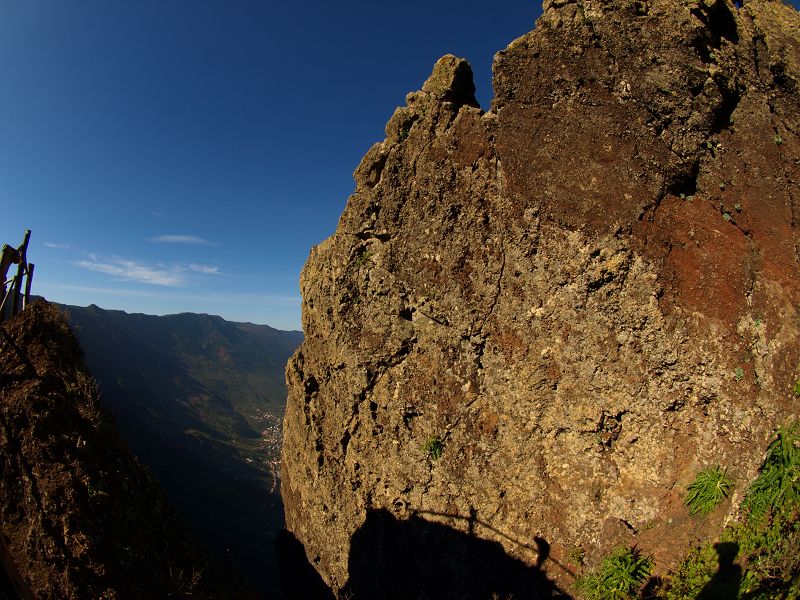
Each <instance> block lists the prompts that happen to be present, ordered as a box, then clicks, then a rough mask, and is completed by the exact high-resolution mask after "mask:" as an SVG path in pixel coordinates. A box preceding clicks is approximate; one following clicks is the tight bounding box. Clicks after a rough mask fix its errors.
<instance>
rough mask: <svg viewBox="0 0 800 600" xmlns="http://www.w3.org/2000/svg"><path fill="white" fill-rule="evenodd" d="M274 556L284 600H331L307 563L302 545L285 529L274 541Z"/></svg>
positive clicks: (328, 593) (317, 574)
mask: <svg viewBox="0 0 800 600" xmlns="http://www.w3.org/2000/svg"><path fill="white" fill-rule="evenodd" d="M275 554H276V556H277V557H278V569H279V570H280V577H281V590H282V592H283V598H284V599H285V600H301V599H302V600H333V594H332V593H331V590H330V589H329V588H328V586H326V585H325V582H323V581H322V577H320V576H319V573H317V572H316V571H315V570H314V567H312V566H311V563H309V562H308V559H307V558H306V553H305V551H304V550H303V544H301V543H300V542H299V541H298V539H297V538H296V537H294V535H292V534H291V533H290V532H288V531H286V530H285V529H284V530H282V531H281V532H280V533H279V534H278V537H277V539H276V540H275Z"/></svg>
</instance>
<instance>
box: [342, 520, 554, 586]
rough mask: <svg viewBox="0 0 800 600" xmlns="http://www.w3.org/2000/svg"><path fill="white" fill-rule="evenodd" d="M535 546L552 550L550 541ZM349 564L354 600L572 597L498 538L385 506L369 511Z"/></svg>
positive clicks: (353, 543) (356, 538)
mask: <svg viewBox="0 0 800 600" xmlns="http://www.w3.org/2000/svg"><path fill="white" fill-rule="evenodd" d="M536 544H537V546H538V547H539V548H540V549H546V550H545V552H547V551H549V544H548V543H547V542H546V541H545V540H543V539H541V538H538V539H537V540H536ZM542 554H545V553H544V552H543V553H542ZM541 562H543V558H541V556H540V560H539V563H538V564H541ZM349 565H350V580H349V582H348V585H347V589H346V595H345V597H350V598H353V600H367V599H370V598H386V599H388V600H391V599H394V598H397V599H403V600H407V599H411V598H413V599H423V598H436V599H440V598H458V599H464V600H469V599H475V600H478V599H480V600H486V599H487V598H493V597H496V598H500V599H505V598H514V599H515V600H523V599H526V598H569V596H568V595H566V594H565V593H564V592H563V591H561V590H560V589H559V588H558V587H557V586H556V585H555V583H554V582H552V581H551V580H550V579H548V578H547V576H546V575H545V574H544V573H543V572H542V571H541V570H540V569H539V568H537V567H535V566H534V567H532V566H529V565H527V564H525V563H523V562H522V561H519V560H517V559H515V558H512V557H510V556H509V555H508V554H506V553H505V551H504V550H503V547H502V545H500V544H499V543H498V542H492V541H488V540H484V539H481V538H478V537H475V536H474V535H470V534H468V533H464V532H462V531H458V530H456V529H453V528H451V527H448V526H446V525H442V524H439V523H432V522H430V521H426V520H424V519H422V518H420V517H418V516H416V515H414V516H412V517H411V518H409V519H406V520H398V519H396V518H395V517H394V516H393V515H392V514H391V513H390V512H389V511H386V510H370V511H368V513H367V519H366V521H365V522H364V524H363V525H362V526H361V527H360V528H359V529H358V531H356V533H355V534H354V535H353V538H352V540H351V542H350V556H349ZM348 595H349V596H348Z"/></svg>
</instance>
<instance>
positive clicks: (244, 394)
mask: <svg viewBox="0 0 800 600" xmlns="http://www.w3.org/2000/svg"><path fill="white" fill-rule="evenodd" d="M64 308H65V310H66V311H67V314H68V318H69V321H70V324H71V325H72V326H73V327H74V328H75V331H76V336H77V337H78V340H79V342H80V344H81V346H82V347H83V349H84V351H85V352H86V362H87V365H88V367H89V369H90V371H91V373H92V375H93V376H94V377H95V378H96V379H97V380H98V382H99V385H100V388H101V390H102V399H103V403H104V404H105V406H107V408H108V410H109V411H110V412H111V413H112V414H113V415H114V416H115V417H116V419H117V424H118V427H119V429H120V432H121V433H122V435H123V437H124V438H125V440H126V442H127V443H128V444H129V445H130V447H131V449H132V450H133V451H134V452H135V453H136V455H137V456H138V457H139V458H140V459H141V460H142V462H144V463H145V464H146V465H147V466H148V467H149V468H150V469H151V470H152V471H153V474H154V475H155V476H156V478H157V479H158V480H159V482H160V483H161V485H162V486H163V487H164V489H165V490H166V492H167V495H168V496H169V498H170V500H171V501H172V502H173V503H174V505H175V507H176V510H177V511H178V513H179V514H180V516H181V517H182V518H183V519H184V520H185V521H186V523H188V524H189V526H190V527H191V528H192V530H193V531H194V532H195V533H196V534H197V535H198V536H199V537H200V539H201V540H202V541H204V542H205V544H206V546H207V547H208V548H209V549H211V550H212V551H214V552H216V553H217V554H218V556H219V557H220V558H221V559H223V560H225V561H226V562H228V561H229V562H232V563H233V564H234V565H235V566H236V567H237V568H238V569H239V570H240V571H241V572H242V573H243V574H244V575H245V576H246V577H247V578H248V579H249V580H250V581H251V582H252V584H253V585H254V586H256V587H257V588H258V589H259V590H260V591H261V592H262V593H263V594H265V595H267V596H272V595H276V594H278V589H277V586H278V573H277V564H276V560H275V556H274V548H273V542H274V540H275V536H276V534H277V532H278V531H279V530H280V529H281V528H282V527H283V514H282V506H281V503H280V497H279V495H278V494H277V465H278V459H279V452H280V419H281V416H282V415H283V410H284V406H285V402H286V387H285V384H284V380H283V377H284V375H283V374H284V370H285V365H286V361H287V359H288V358H289V356H290V355H291V353H292V352H293V351H294V350H295V349H296V348H297V346H298V345H299V344H300V341H301V340H302V334H301V333H300V332H297V331H279V330H276V329H273V328H271V327H267V326H265V325H253V324H251V323H232V322H228V321H225V320H224V319H222V318H221V317H215V316H209V315H198V314H189V313H185V314H179V315H169V316H165V317H156V316H150V315H142V314H127V313H124V312H121V311H113V310H103V309H101V308H98V307H97V306H90V307H88V308H82V307H77V306H67V307H64Z"/></svg>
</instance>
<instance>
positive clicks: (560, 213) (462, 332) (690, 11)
mask: <svg viewBox="0 0 800 600" xmlns="http://www.w3.org/2000/svg"><path fill="white" fill-rule="evenodd" d="M494 85H495V91H496V98H495V100H494V103H493V105H492V109H491V111H489V112H483V111H482V110H481V109H480V108H479V107H478V106H477V105H476V102H475V99H474V96H473V93H472V92H473V85H472V80H471V72H470V69H469V66H468V65H467V64H466V62H464V61H462V60H460V59H457V58H455V57H452V56H447V57H444V58H443V59H441V60H440V61H439V62H438V63H437V64H436V66H435V67H434V70H433V74H432V75H431V77H430V79H429V80H428V81H427V82H426V83H425V85H424V86H423V89H422V90H421V91H419V92H416V93H412V94H409V96H408V98H407V105H406V106H405V107H402V108H399V109H398V110H397V111H396V112H395V114H394V116H393V117H392V119H391V120H390V121H389V123H388V125H387V127H386V136H387V137H386V139H385V140H384V141H383V142H382V143H379V144H376V145H375V146H373V147H372V148H371V149H370V150H369V152H368V153H367V155H366V156H365V158H364V160H363V161H362V163H361V165H360V166H359V167H358V169H357V170H356V173H355V178H356V183H357V188H356V192H355V193H354V194H353V196H352V197H351V198H350V200H349V202H348V204H347V208H346V209H345V212H344V214H343V215H342V218H341V221H340V223H339V226H338V229H337V231H336V233H335V234H334V236H333V237H331V238H330V239H328V240H326V241H325V242H323V243H322V244H321V245H320V246H318V247H316V248H314V249H313V250H312V252H311V256H310V258H309V260H308V263H307V265H306V267H305V269H304V271H303V275H302V279H301V286H302V293H303V299H304V304H303V311H304V312H303V325H304V330H305V334H306V340H305V342H304V343H303V345H302V346H301V348H300V350H299V351H298V352H297V353H296V354H295V356H294V358H293V359H292V360H291V361H290V364H289V367H288V369H287V381H288V385H289V404H288V408H287V413H286V419H285V431H284V436H285V437H284V448H283V471H282V477H283V497H284V502H285V507H286V520H287V526H288V528H289V529H290V531H292V532H293V533H294V534H295V535H296V536H297V537H298V538H299V539H300V540H301V541H302V542H303V544H304V545H305V547H306V551H307V554H308V556H309V558H310V559H311V560H312V561H313V562H314V563H315V565H316V567H317V569H318V570H319V572H320V573H321V574H322V576H323V577H324V579H325V580H326V581H327V582H328V583H329V584H330V585H331V587H332V588H333V589H334V590H335V591H338V592H340V593H341V592H342V591H343V590H349V591H350V592H351V593H355V595H356V596H357V597H364V598H367V597H383V596H385V595H386V594H387V593H388V594H389V596H391V597H394V596H392V594H393V593H394V592H393V591H391V590H396V595H397V596H398V597H422V596H425V595H431V593H432V592H433V591H437V590H439V591H440V588H437V586H439V585H440V584H442V581H441V578H442V577H445V576H446V574H447V573H450V571H448V570H447V569H446V568H442V569H438V568H435V569H433V571H437V570H438V574H437V573H433V572H431V571H432V570H431V569H427V570H426V569H425V567H424V565H425V564H429V565H430V564H433V565H434V566H435V565H437V564H441V563H442V562H443V561H446V560H447V559H448V557H452V556H456V557H458V560H463V561H466V563H465V564H467V565H469V561H470V560H474V561H475V563H476V564H479V563H480V558H479V557H480V556H482V555H481V553H480V552H482V550H481V551H477V550H475V551H471V550H470V551H467V552H466V555H464V556H462V555H461V554H459V553H457V552H456V553H455V554H454V555H450V554H448V553H447V552H446V551H445V552H441V551H439V550H437V551H436V552H438V554H437V553H434V554H433V555H432V554H431V553H430V552H429V551H428V550H426V548H438V546H437V544H438V543H439V542H441V541H442V540H445V542H442V543H445V544H446V545H447V544H449V545H448V547H451V548H453V547H454V545H457V544H458V543H461V544H462V546H463V547H464V548H467V547H468V546H469V545H470V544H472V543H473V542H474V543H477V542H481V543H484V544H492V548H493V551H494V550H496V549H501V550H502V552H503V556H505V557H506V558H507V559H508V561H511V562H508V563H507V564H506V567H499V568H506V570H507V572H509V573H512V574H513V573H514V572H516V571H515V569H516V568H517V567H518V566H519V565H527V566H528V567H530V569H532V570H535V571H536V573H537V576H538V577H539V579H540V580H541V581H539V584H541V585H539V587H538V588H536V589H535V593H538V594H539V595H540V596H545V595H548V594H558V593H559V592H558V588H559V587H560V588H561V589H568V587H569V585H570V583H571V581H572V573H574V572H575V566H576V565H575V563H576V562H577V557H578V556H579V555H580V554H582V553H585V555H586V558H587V561H588V562H589V563H590V564H592V563H594V562H596V561H597V560H599V558H600V557H602V556H603V555H604V554H606V553H607V552H608V551H609V550H610V549H611V548H613V547H614V546H617V545H620V544H632V543H635V544H638V545H639V547H640V548H642V549H643V550H644V551H645V552H646V553H649V554H652V555H653V557H654V558H655V562H656V569H657V570H659V571H662V572H663V571H664V570H666V569H669V568H671V567H673V566H674V565H675V562H676V561H677V560H678V559H679V558H680V557H681V556H682V555H683V553H684V552H685V551H686V549H687V548H688V547H689V545H690V544H691V543H693V542H694V541H696V540H697V539H706V538H709V537H711V536H713V535H714V533H715V532H717V531H718V530H719V528H720V526H721V524H722V522H723V521H724V520H725V519H726V518H728V517H729V516H730V515H732V514H733V512H734V511H735V509H736V506H737V504H738V501H739V500H740V499H741V490H743V489H744V487H745V485H746V483H747V482H748V481H749V480H751V479H752V478H753V477H754V475H755V474H756V471H757V469H758V466H759V465H760V463H761V460H762V458H763V449H764V447H765V445H766V443H767V440H768V438H769V436H770V435H771V433H772V431H773V430H774V429H775V427H776V426H777V425H778V424H780V423H783V422H786V421H787V420H789V419H791V418H793V417H795V418H796V417H797V416H798V414H800V401H798V399H797V398H796V397H795V396H794V395H793V392H792V386H793V384H794V381H795V380H796V379H797V378H798V375H800V371H799V370H798V360H800V312H798V303H800V263H799V262H798V252H797V243H798V225H797V219H798V211H799V210H800V189H799V188H798V182H800V139H799V138H798V134H799V133H800V129H799V128H800V16H798V13H797V12H796V11H794V10H793V9H792V8H790V7H788V6H786V5H784V4H782V3H780V2H774V1H768V0H752V1H749V2H748V1H745V2H744V5H743V6H741V7H737V6H736V5H734V4H732V3H730V2H728V1H727V0H718V1H717V2H711V1H699V2H695V1H681V0H651V1H647V0H641V1H639V0H612V1H609V2H604V1H592V2H590V1H583V2H580V1H579V2H570V1H565V0H554V1H552V2H550V1H549V0H548V1H547V2H546V3H545V10H544V14H543V16H542V17H541V18H540V19H539V21H538V23H537V26H536V28H535V30H534V31H532V32H531V33H529V34H527V35H526V36H524V37H522V38H520V39H518V40H516V41H515V42H514V43H512V44H511V45H510V46H509V47H508V48H507V49H506V50H505V51H503V52H501V53H499V54H498V55H497V57H496V59H495V69H494ZM439 451H440V452H439ZM439 453H441V455H440V456H439V457H438V458H437V456H438V455H439ZM718 464H719V465H722V466H724V467H726V468H727V469H728V472H729V474H730V475H731V476H732V477H733V478H734V480H735V481H736V483H737V484H738V489H739V490H740V492H739V493H734V494H733V496H732V498H731V499H730V500H728V501H726V503H724V504H723V506H722V507H721V508H719V509H717V511H715V512H714V513H712V515H711V517H709V518H708V519H706V520H701V519H698V518H695V517H689V516H688V513H687V510H686V508H685V507H684V506H683V504H682V501H683V495H684V491H685V487H686V485H687V484H688V483H690V482H691V481H692V480H693V479H694V477H695V475H696V473H697V472H698V471H699V470H700V469H702V468H704V467H708V466H715V465H718ZM404 524H405V525H406V526H405V527H404ZM440 528H443V529H446V531H447V532H448V533H447V534H445V535H439V531H440ZM458 532H463V534H459V535H461V537H460V538H458V540H460V542H458V541H457V540H449V541H446V540H447V539H449V538H447V536H448V535H456V534H457V533H458ZM365 540H366V541H365ZM415 540H416V541H415ZM431 540H434V543H429V542H431ZM436 540H439V542H437V541H436ZM392 548H394V549H395V550H392ZM397 548H402V549H403V551H402V552H403V553H402V556H398V555H397V552H398V551H397V550H396V549H397ZM393 552H394V554H395V555H393V554H392V553H393ZM415 554H418V555H419V556H420V560H419V561H417V562H416V563H415V562H414V561H413V560H411V559H409V558H408V557H409V556H414V555H415ZM470 557H472V558H470ZM397 559H402V560H405V561H407V563H408V569H407V571H406V572H407V573H408V572H410V571H414V570H417V572H418V574H419V575H418V576H417V577H416V582H415V583H408V584H406V583H404V584H402V586H412V587H402V586H401V588H397V587H391V588H386V587H382V586H385V585H386V581H385V579H389V578H391V577H390V576H391V573H390V571H389V570H387V567H386V565H387V562H390V561H392V560H397ZM408 561H410V562H408ZM512 563H513V564H512ZM404 564H406V563H404ZM370 570H371V573H369V571H370ZM531 572H533V571H531ZM442 573H445V575H442ZM454 575H455V574H454ZM460 575H463V573H462V574H460ZM437 577H438V578H439V579H437ZM454 578H455V579H457V577H454ZM394 579H395V581H394V583H393V584H392V585H400V584H399V583H398V582H397V578H396V577H395V578H394ZM462 579H464V581H466V582H467V584H466V585H467V586H469V585H472V586H475V585H476V582H478V583H480V582H481V581H485V580H486V577H485V574H484V577H483V579H481V577H472V578H471V579H470V577H466V578H462ZM545 580H546V581H545ZM513 581H515V580H514V578H513V577H509V578H507V579H506V580H505V584H503V585H506V587H505V588H503V587H502V585H501V583H502V582H501V583H498V584H497V585H498V586H499V587H496V588H494V589H493V590H489V591H499V592H502V593H516V594H517V595H515V597H525V594H529V593H534V592H531V588H530V587H524V585H523V584H519V585H517V584H514V583H513ZM509 582H510V583H509ZM525 585H529V584H525ZM537 585H538V584H537ZM520 586H521V587H520ZM441 589H444V590H445V593H444V595H445V596H447V595H450V596H451V597H469V596H472V597H487V596H481V594H482V593H483V592H484V591H486V590H478V591H476V588H474V587H473V588H472V589H471V590H470V588H469V587H465V588H464V590H459V589H458V587H457V584H453V586H452V587H442V588H441ZM387 590H389V591H387ZM381 591H382V592H383V593H382V594H381V593H380V592H381ZM414 593H416V594H417V596H414ZM440 597H441V594H440Z"/></svg>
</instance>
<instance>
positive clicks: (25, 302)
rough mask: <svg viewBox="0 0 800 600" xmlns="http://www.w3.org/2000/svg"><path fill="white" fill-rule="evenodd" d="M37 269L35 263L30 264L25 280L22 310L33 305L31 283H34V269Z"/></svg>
mask: <svg viewBox="0 0 800 600" xmlns="http://www.w3.org/2000/svg"><path fill="white" fill-rule="evenodd" d="M35 267H36V265H35V264H33V263H28V274H27V276H26V278H25V299H24V300H23V301H22V310H25V309H26V308H28V304H30V303H31V282H32V281H33V269H34V268H35Z"/></svg>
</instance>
